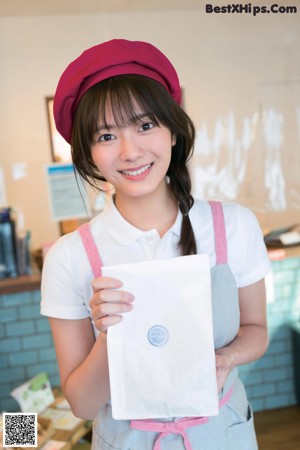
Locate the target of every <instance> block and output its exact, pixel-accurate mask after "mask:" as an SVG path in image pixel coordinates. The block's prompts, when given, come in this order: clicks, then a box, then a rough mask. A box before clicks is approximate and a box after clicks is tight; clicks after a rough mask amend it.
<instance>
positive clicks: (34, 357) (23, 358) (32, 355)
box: [9, 350, 38, 366]
mask: <svg viewBox="0 0 300 450" xmlns="http://www.w3.org/2000/svg"><path fill="white" fill-rule="evenodd" d="M37 361H38V354H37V352H36V351H24V350H23V351H22V352H15V353H12V354H11V355H9V363H10V365H11V366H23V365H27V364H34V363H36V362H37Z"/></svg>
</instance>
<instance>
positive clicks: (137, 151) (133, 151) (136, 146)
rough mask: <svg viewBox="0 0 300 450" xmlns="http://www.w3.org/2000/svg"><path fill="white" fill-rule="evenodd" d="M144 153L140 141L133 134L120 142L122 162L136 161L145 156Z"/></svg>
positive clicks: (124, 137)
mask: <svg viewBox="0 0 300 450" xmlns="http://www.w3.org/2000/svg"><path fill="white" fill-rule="evenodd" d="M143 153H144V151H143V148H142V146H141V143H140V142H139V139H138V138H137V137H136V136H133V135H132V134H127V135H126V136H123V137H122V139H121V142H120V159H121V161H134V160H136V159H138V158H140V157H141V156H142V155H143Z"/></svg>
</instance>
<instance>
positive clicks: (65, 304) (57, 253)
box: [41, 236, 89, 319]
mask: <svg viewBox="0 0 300 450" xmlns="http://www.w3.org/2000/svg"><path fill="white" fill-rule="evenodd" d="M69 246H70V242H68V238H67V236H66V239H65V236H63V237H62V238H60V239H59V240H58V241H57V242H56V243H55V244H54V245H53V246H52V247H51V248H50V250H49V251H48V253H47V255H46V258H45V261H44V265H43V272H42V284H41V294H42V300H41V314H42V315H45V316H50V317H56V318H61V319H83V318H86V317H89V311H88V308H87V306H86V301H85V300H86V299H85V293H84V290H83V289H82V288H80V286H79V283H78V281H79V280H78V271H77V268H76V262H77V263H78V261H80V255H77V258H75V261H72V258H71V255H70V252H69ZM75 247H76V245H75ZM74 254H76V252H74Z"/></svg>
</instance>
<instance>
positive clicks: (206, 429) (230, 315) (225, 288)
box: [79, 202, 258, 450]
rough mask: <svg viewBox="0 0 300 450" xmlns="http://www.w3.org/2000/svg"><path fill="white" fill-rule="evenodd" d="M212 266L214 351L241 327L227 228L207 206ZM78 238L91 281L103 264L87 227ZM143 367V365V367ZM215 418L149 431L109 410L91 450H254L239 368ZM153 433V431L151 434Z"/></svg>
mask: <svg viewBox="0 0 300 450" xmlns="http://www.w3.org/2000/svg"><path fill="white" fill-rule="evenodd" d="M210 207H211V211H212V216H213V225H214V236H215V251H216V265H215V266H214V267H212V269H211V283H212V305H213V327H214V344H215V348H216V349H218V348H221V347H224V346H226V345H227V344H229V343H230V342H231V341H232V340H233V339H234V338H235V336H236V335H237V332H238V330H239V323H240V313H239V302H238V288H237V285H236V281H235V279H234V276H233V274H232V272H231V269H230V267H229V265H228V263H227V242H226V233H225V222H224V217H223V210H222V206H221V203H219V202H210ZM79 231H80V235H81V238H82V240H83V244H84V247H85V250H86V252H87V254H88V257H89V260H90V262H91V266H92V269H93V272H94V275H95V276H97V275H98V276H99V270H100V272H101V267H100V265H101V264H102V262H101V258H100V255H99V254H98V250H97V247H96V245H95V243H94V241H93V237H92V235H91V233H90V230H89V226H88V224H85V225H83V226H82V227H81V228H80V230H79ZM141 363H142V362H141ZM219 401H220V409H219V415H218V416H214V417H209V418H194V419H195V420H191V419H190V418H189V419H188V420H186V419H185V418H178V417H177V418H170V419H169V420H167V421H165V420H164V421H163V420H157V421H154V423H152V424H150V425H149V421H146V422H148V423H146V424H145V422H144V421H132V423H131V422H130V421H127V420H114V419H113V418H112V412H111V405H110V404H109V403H108V404H107V405H106V406H105V407H103V408H101V410H100V411H99V413H98V414H97V416H96V418H95V420H94V427H93V440H92V450H191V449H192V450H257V448H258V447H257V442H256V436H255V431H254V424H253V414H252V410H251V407H250V405H249V404H248V401H247V396H246V393H245V389H244V386H243V384H242V382H241V381H240V379H239V378H238V371H237V368H234V369H233V370H232V371H231V373H230V374H229V376H228V378H227V380H226V383H225V385H224V387H223V389H222V393H221V394H220V398H219ZM151 430H152V431H151Z"/></svg>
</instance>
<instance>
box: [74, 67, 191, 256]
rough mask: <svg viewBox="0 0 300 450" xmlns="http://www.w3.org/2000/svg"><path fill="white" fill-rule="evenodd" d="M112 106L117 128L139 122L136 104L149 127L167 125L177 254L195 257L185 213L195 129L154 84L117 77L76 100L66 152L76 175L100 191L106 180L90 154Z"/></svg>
mask: <svg viewBox="0 0 300 450" xmlns="http://www.w3.org/2000/svg"><path fill="white" fill-rule="evenodd" d="M108 102H109V104H110V105H111V108H112V112H113V115H114V119H115V121H116V124H117V126H120V127H124V126H126V125H127V124H128V123H134V122H136V123H138V121H139V117H138V114H137V113H136V112H135V111H136V105H138V107H139V108H140V110H141V111H145V112H146V113H147V116H149V119H150V120H151V121H153V123H156V124H158V123H161V124H162V125H164V126H165V127H167V128H168V129H169V130H170V132H171V134H172V136H176V143H175V145H174V146H173V147H172V156H171V162H170V165H169V168H168V171H167V174H166V175H167V176H168V177H169V179H170V188H171V190H172V192H173V193H174V195H175V197H176V199H177V201H178V205H179V209H180V211H181V213H182V215H183V220H182V227H181V235H180V239H179V242H178V247H179V251H180V254H181V255H192V254H196V253H197V245H196V240H195V236H194V232H193V228H192V225H191V222H190V219H189V211H190V209H191V207H192V206H193V203H194V199H193V197H192V195H191V178H190V175H189V172H188V168H187V162H188V161H189V159H190V158H191V156H192V153H193V147H194V139H195V128H194V125H193V122H192V121H191V119H190V118H189V116H188V115H187V114H186V113H185V112H184V111H183V109H182V108H181V107H180V106H179V105H178V104H177V103H176V102H175V100H174V99H173V98H172V97H171V95H170V94H169V93H168V92H167V90H166V89H165V88H164V87H163V86H162V85H161V84H159V83H158V82H156V81H154V80H152V79H150V78H147V77H144V76H140V75H119V76H116V77H111V78H108V79H106V80H104V81H101V82H100V83H98V84H95V85H94V86H93V87H91V88H90V89H89V90H88V91H87V92H86V93H85V94H84V96H83V97H82V99H81V100H80V102H79V104H78V106H77V109H76V113H75V118H74V124H73V132H72V141H71V151H72V159H73V162H74V166H75V168H76V170H77V172H78V173H79V175H80V176H81V177H82V178H83V179H84V180H85V181H86V182H88V183H89V184H90V185H92V186H93V187H96V188H97V189H99V183H97V182H98V181H105V179H104V178H103V176H102V175H101V174H100V173H99V171H98V169H97V167H96V166H95V164H94V162H93V159H92V156H91V145H92V143H93V136H94V134H95V133H96V131H97V123H98V118H99V115H100V117H102V118H104V123H105V117H106V116H105V111H106V106H107V104H108Z"/></svg>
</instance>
